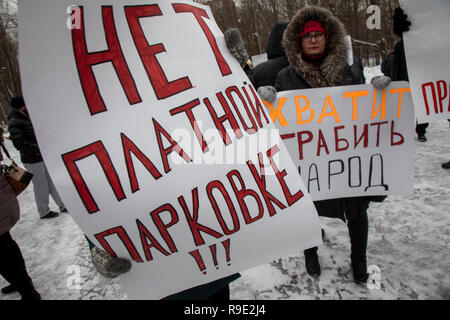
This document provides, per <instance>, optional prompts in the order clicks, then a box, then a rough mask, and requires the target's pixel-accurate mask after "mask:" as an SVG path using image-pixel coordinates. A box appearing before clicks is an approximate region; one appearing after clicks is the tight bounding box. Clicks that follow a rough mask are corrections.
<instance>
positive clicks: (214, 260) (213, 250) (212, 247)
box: [209, 244, 219, 269]
mask: <svg viewBox="0 0 450 320" xmlns="http://www.w3.org/2000/svg"><path fill="white" fill-rule="evenodd" d="M209 250H210V251H211V255H212V258H213V262H214V265H215V266H216V269H219V267H218V266H217V265H218V263H217V250H216V245H215V244H212V245H210V246H209Z"/></svg>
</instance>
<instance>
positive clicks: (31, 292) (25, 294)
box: [17, 283, 42, 300]
mask: <svg viewBox="0 0 450 320" xmlns="http://www.w3.org/2000/svg"><path fill="white" fill-rule="evenodd" d="M17 291H19V293H20V295H21V296H22V300H41V299H42V298H41V295H40V294H39V292H37V291H36V289H35V288H34V286H33V283H29V284H28V285H27V286H26V287H22V288H20V289H17Z"/></svg>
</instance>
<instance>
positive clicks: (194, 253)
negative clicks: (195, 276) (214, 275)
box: [189, 250, 206, 274]
mask: <svg viewBox="0 0 450 320" xmlns="http://www.w3.org/2000/svg"><path fill="white" fill-rule="evenodd" d="M189 254H190V255H191V256H193V257H194V259H195V261H196V262H197V264H198V267H199V268H200V271H203V274H206V271H204V270H205V269H206V267H205V264H204V263H203V259H202V256H201V255H200V252H199V251H198V250H194V251H191V252H189Z"/></svg>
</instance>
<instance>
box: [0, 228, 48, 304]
mask: <svg viewBox="0 0 450 320" xmlns="http://www.w3.org/2000/svg"><path fill="white" fill-rule="evenodd" d="M0 274H1V275H2V276H3V277H4V278H5V279H6V281H8V282H9V283H10V284H11V286H12V288H13V289H15V290H17V291H18V292H19V293H20V294H21V296H22V299H23V300H40V299H41V296H40V295H39V293H38V292H37V291H36V289H35V288H34V286H33V282H32V280H31V278H30V276H29V275H28V272H27V269H26V266H25V261H24V260H23V256H22V252H21V251H20V248H19V246H18V245H17V243H16V242H15V241H14V240H13V239H12V238H11V235H10V233H9V232H6V233H4V234H2V235H0Z"/></svg>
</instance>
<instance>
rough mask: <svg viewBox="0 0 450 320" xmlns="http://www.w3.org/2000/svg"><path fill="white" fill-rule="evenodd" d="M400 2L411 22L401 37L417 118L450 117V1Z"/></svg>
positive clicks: (423, 120)
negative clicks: (408, 28)
mask: <svg viewBox="0 0 450 320" xmlns="http://www.w3.org/2000/svg"><path fill="white" fill-rule="evenodd" d="M400 4H401V5H402V8H403V9H404V10H405V12H406V14H407V15H408V20H410V21H411V23H412V24H411V27H410V31H408V32H405V33H404V34H403V39H404V45H405V51H406V62H407V66H408V76H409V82H410V84H411V90H412V91H411V92H412V96H413V101H414V106H415V109H416V116H417V120H418V122H419V123H426V122H430V121H435V120H442V119H450V63H449V60H448V57H449V52H450V32H449V30H450V19H449V17H450V1H448V0H430V1H416V0H414V1H411V0H400Z"/></svg>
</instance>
